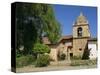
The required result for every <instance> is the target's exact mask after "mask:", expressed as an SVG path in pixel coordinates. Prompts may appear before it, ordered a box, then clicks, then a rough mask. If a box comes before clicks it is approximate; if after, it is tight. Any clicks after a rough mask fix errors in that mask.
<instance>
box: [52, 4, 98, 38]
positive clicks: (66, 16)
mask: <svg viewBox="0 0 100 75" xmlns="http://www.w3.org/2000/svg"><path fill="white" fill-rule="evenodd" d="M53 9H54V13H55V17H56V19H57V20H58V21H59V22H60V24H61V27H62V35H72V26H73V23H74V22H75V20H76V19H77V17H78V16H79V15H80V12H82V13H83V15H84V16H85V17H86V18H87V20H88V22H89V27H90V32H91V35H92V37H96V36H97V8H96V7H86V6H70V5H53Z"/></svg>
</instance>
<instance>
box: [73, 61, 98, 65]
mask: <svg viewBox="0 0 100 75" xmlns="http://www.w3.org/2000/svg"><path fill="white" fill-rule="evenodd" d="M96 64H97V60H72V61H71V66H91V65H96Z"/></svg>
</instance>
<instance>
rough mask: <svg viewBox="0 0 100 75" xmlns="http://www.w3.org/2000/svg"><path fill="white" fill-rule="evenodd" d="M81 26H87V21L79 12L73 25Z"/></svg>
mask: <svg viewBox="0 0 100 75" xmlns="http://www.w3.org/2000/svg"><path fill="white" fill-rule="evenodd" d="M82 24H88V21H87V19H86V17H85V16H84V15H83V13H82V12H81V13H80V15H79V16H78V18H77V20H76V21H75V25H82Z"/></svg>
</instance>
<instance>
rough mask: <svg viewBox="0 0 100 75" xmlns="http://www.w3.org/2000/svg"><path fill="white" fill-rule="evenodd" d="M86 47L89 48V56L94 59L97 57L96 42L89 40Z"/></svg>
mask: <svg viewBox="0 0 100 75" xmlns="http://www.w3.org/2000/svg"><path fill="white" fill-rule="evenodd" d="M88 49H91V50H90V55H89V58H90V59H95V58H96V57H97V45H96V43H91V42H89V43H88Z"/></svg>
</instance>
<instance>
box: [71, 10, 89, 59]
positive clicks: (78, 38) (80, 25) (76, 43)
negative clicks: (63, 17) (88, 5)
mask: <svg viewBox="0 0 100 75" xmlns="http://www.w3.org/2000/svg"><path fill="white" fill-rule="evenodd" d="M88 38H90V30H89V23H88V21H87V19H86V17H85V16H84V15H83V13H82V12H81V13H80V15H79V16H78V17H77V19H76V21H75V23H74V25H73V55H74V56H77V57H83V53H84V51H85V50H86V49H87V40H88Z"/></svg>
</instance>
